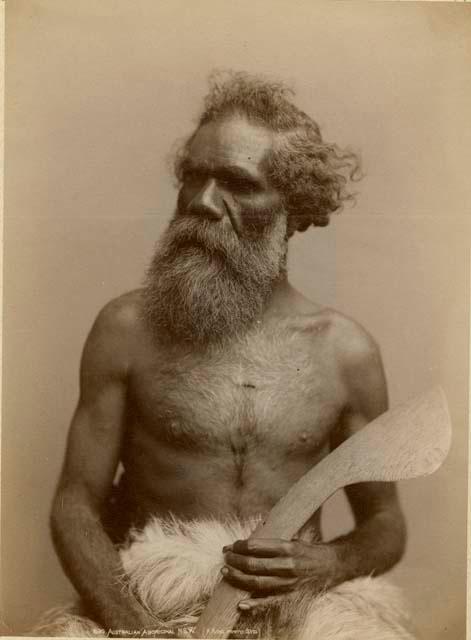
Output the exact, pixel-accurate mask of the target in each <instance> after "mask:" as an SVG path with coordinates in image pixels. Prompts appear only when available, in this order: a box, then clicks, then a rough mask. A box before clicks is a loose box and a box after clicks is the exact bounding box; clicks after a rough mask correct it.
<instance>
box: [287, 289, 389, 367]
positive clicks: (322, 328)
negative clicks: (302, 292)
mask: <svg viewBox="0 0 471 640" xmlns="http://www.w3.org/2000/svg"><path fill="white" fill-rule="evenodd" d="M298 310H299V311H300V313H299V315H298V317H300V318H302V322H303V325H304V328H305V329H307V330H308V331H309V332H312V333H313V334H314V335H321V336H323V338H324V339H325V340H326V341H327V343H328V344H329V346H330V348H331V349H332V350H333V352H334V353H335V356H336V358H337V360H338V361H339V364H342V365H343V366H345V367H347V368H348V367H350V366H353V367H355V366H358V365H359V364H362V363H365V362H368V361H369V360H371V359H376V358H378V357H379V347H378V344H377V342H376V340H375V339H374V338H373V336H372V335H371V334H370V332H369V331H368V330H367V329H365V327H364V326H363V325H361V324H360V323H359V322H357V321H356V320H354V319H353V318H351V317H350V316H348V315H346V314H344V313H342V312H340V311H338V310H337V309H333V308H332V307H327V306H322V305H320V304H318V303H315V302H312V301H310V300H308V299H307V298H305V297H304V296H303V299H302V300H301V299H300V301H299V305H298Z"/></svg>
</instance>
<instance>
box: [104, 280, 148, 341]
mask: <svg viewBox="0 0 471 640" xmlns="http://www.w3.org/2000/svg"><path fill="white" fill-rule="evenodd" d="M141 309H142V289H134V290H133V291H128V292H126V293H123V294H121V295H120V296H117V297H116V298H113V299H112V300H110V301H109V302H107V303H106V304H105V305H104V306H103V307H102V308H101V309H100V311H99V312H98V315H97V318H96V321H95V322H96V323H97V324H99V325H100V326H101V327H103V328H106V329H108V330H112V331H120V332H126V333H127V332H133V331H136V330H137V329H138V328H139V327H140V325H141V323H142V310H141Z"/></svg>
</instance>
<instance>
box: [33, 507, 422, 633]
mask: <svg viewBox="0 0 471 640" xmlns="http://www.w3.org/2000/svg"><path fill="white" fill-rule="evenodd" d="M257 524H258V520H257V519H253V520H249V521H245V522H241V521H239V520H237V519H235V518H231V519H229V520H227V521H226V522H224V523H221V522H218V521H216V520H201V521H191V522H183V521H180V520H178V519H176V518H170V519H167V520H160V519H154V520H152V521H151V522H149V524H148V525H147V526H146V527H145V528H144V530H143V531H141V532H137V531H133V532H132V533H131V538H130V544H129V545H127V546H126V547H124V548H122V549H121V551H120V555H121V560H122V563H123V568H124V572H125V576H126V579H125V582H126V584H127V585H128V588H129V589H130V590H131V591H132V592H133V593H134V595H135V596H136V597H137V598H138V599H139V600H140V601H141V603H142V604H143V605H144V606H145V607H146V608H148V609H149V611H151V612H152V613H153V615H154V616H155V617H156V625H155V626H156V629H161V630H162V636H161V637H168V635H166V634H165V629H170V628H172V629H177V630H178V634H179V636H181V637H191V628H192V627H193V626H194V625H195V623H196V621H197V620H198V616H199V615H200V613H201V611H202V610H203V609H204V606H205V605H206V602H207V601H208V599H209V597H210V596H211V593H212V592H213V590H214V588H215V586H216V584H217V583H218V581H219V580H220V578H221V574H220V570H221V568H222V566H223V563H224V559H223V555H222V547H223V546H224V545H227V544H230V543H232V542H233V541H234V540H236V539H243V538H247V537H248V536H249V535H250V533H251V531H253V529H254V528H255V526H256V525H257ZM33 633H34V634H35V635H63V636H64V635H65V636H77V635H80V636H85V637H98V636H100V635H106V632H105V631H103V630H101V629H100V627H99V626H98V625H97V624H96V623H94V622H93V621H92V620H90V619H89V618H87V617H86V616H84V613H83V611H81V610H80V605H78V606H77V605H75V606H74V607H73V606H71V607H68V608H65V609H61V610H56V611H53V612H50V613H49V615H48V617H47V618H43V620H42V621H41V625H40V626H37V627H36V628H35V630H34V632H33ZM234 637H237V638H239V639H242V638H245V637H246V638H250V639H251V640H254V638H259V637H263V638H279V639H280V640H313V638H315V639H316V640H359V639H361V640H413V638H414V636H413V634H412V632H411V630H410V624H409V621H408V618H407V615H406V613H405V607H404V603H403V601H402V597H401V594H400V592H399V590H398V589H397V588H396V587H394V586H393V585H391V584H390V583H389V582H388V581H387V580H385V579H383V578H369V577H367V578H357V579H356V580H351V581H349V582H344V583H343V584H341V585H339V586H338V587H336V588H334V589H332V590H330V591H328V592H325V593H323V594H321V595H319V596H317V597H315V598H313V597H312V595H311V594H310V593H309V591H308V588H307V587H306V588H305V589H304V590H302V589H301V590H298V591H296V592H293V593H291V594H287V595H286V597H285V598H283V600H282V603H281V604H280V605H279V606H278V605H277V606H276V607H273V608H271V609H270V610H267V611H265V612H262V613H257V614H242V615H241V616H240V619H239V622H238V625H237V626H236V627H235V630H234Z"/></svg>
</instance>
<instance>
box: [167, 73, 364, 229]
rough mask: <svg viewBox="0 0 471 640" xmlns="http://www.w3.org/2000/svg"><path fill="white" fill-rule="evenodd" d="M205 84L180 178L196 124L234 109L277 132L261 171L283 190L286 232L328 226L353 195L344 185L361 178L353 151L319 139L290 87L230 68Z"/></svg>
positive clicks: (179, 161) (178, 165) (316, 128)
mask: <svg viewBox="0 0 471 640" xmlns="http://www.w3.org/2000/svg"><path fill="white" fill-rule="evenodd" d="M209 85H210V90H209V93H208V94H207V96H206V98H205V101H204V110H203V113H202V115H201V116H200V118H199V121H198V128H197V129H196V131H195V133H194V134H193V135H192V136H191V137H190V139H189V140H187V142H186V143H185V145H184V146H183V148H182V149H181V150H180V152H179V153H178V154H177V157H176V162H175V173H176V176H177V179H178V180H179V181H180V182H181V180H182V178H183V176H182V165H183V161H184V160H185V158H186V157H187V155H188V151H189V146H190V144H191V142H192V140H193V138H194V136H195V135H196V133H197V132H198V129H199V127H201V126H203V125H205V124H207V123H209V122H213V121H216V120H222V119H224V118H226V117H228V116H230V115H235V114H236V115H243V116H245V117H246V118H247V119H248V120H249V121H250V122H252V123H253V124H258V125H261V126H264V127H266V128H268V129H270V130H272V131H274V132H276V133H279V134H281V135H279V136H277V137H276V142H275V145H274V148H273V150H272V151H271V152H270V153H269V154H268V157H267V159H266V166H265V170H266V172H267V177H268V179H269V180H270V182H271V184H272V185H273V186H274V187H275V188H276V189H278V191H279V192H280V193H281V194H282V197H283V203H284V206H285V208H286V210H287V212H288V230H289V233H293V232H294V231H305V230H306V229H307V228H308V227H310V226H311V225H314V226H318V227H324V226H326V225H328V224H329V218H330V214H331V213H333V212H334V211H337V210H339V209H341V207H342V205H343V203H344V202H345V201H348V200H353V199H354V194H353V193H352V192H350V191H349V190H348V189H347V185H348V182H349V181H355V180H358V179H359V178H361V169H360V161H359V158H358V156H357V155H356V154H354V153H353V152H351V151H349V150H342V149H340V148H339V147H337V145H335V144H329V143H327V142H324V140H323V139H322V136H321V132H320V129H319V126H318V124H317V123H316V122H315V121H314V120H312V118H310V117H309V116H308V115H307V114H306V113H304V112H303V111H301V110H300V109H298V107H296V106H295V105H294V104H292V102H290V101H289V99H288V98H289V97H291V96H293V95H294V92H293V91H292V90H291V89H290V88H288V87H286V86H285V85H284V84H282V83H280V82H272V81H267V80H265V79H262V78H259V77H256V76H251V75H249V74H247V73H244V72H234V71H217V72H214V73H212V74H211V75H210V78H209Z"/></svg>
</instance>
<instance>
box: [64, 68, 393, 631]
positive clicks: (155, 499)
mask: <svg viewBox="0 0 471 640" xmlns="http://www.w3.org/2000/svg"><path fill="white" fill-rule="evenodd" d="M357 169H358V164H357V159H356V157H355V156H354V155H353V154H351V153H349V152H346V151H342V150H340V149H339V148H337V147H336V146H335V145H330V144H327V143H326V142H324V141H323V139H322V137H321V134H320V131H319V128H318V126H317V124H316V123H315V122H314V121H313V120H312V119H311V118H310V117H308V116H307V115H306V114H305V113H303V112H302V111H301V110H299V109H298V108H297V107H296V106H294V105H293V104H292V102H291V101H290V92H289V91H288V90H286V89H285V88H284V87H283V86H281V85H280V84H278V83H271V82H266V81H264V80H261V79H258V78H254V77H251V76H249V75H247V74H243V73H229V74H226V75H224V76H221V75H220V74H219V75H215V76H213V77H212V80H211V90H210V92H209V94H208V96H207V98H206V102H205V108H204V112H203V115H202V116H201V118H200V120H199V124H198V127H197V129H196V131H195V132H194V133H193V135H192V136H191V137H190V139H189V140H188V141H187V142H186V143H185V145H184V147H183V149H182V150H181V151H180V152H179V154H178V156H177V160H176V175H177V178H178V182H179V193H178V202H177V207H176V212H175V214H174V216H173V218H172V220H171V222H170V224H169V227H168V229H167V230H166V232H165V233H164V235H163V237H162V239H161V241H160V243H159V244H158V247H157V250H156V253H155V255H154V257H153V260H152V263H151V265H150V267H149V270H148V273H147V277H146V281H145V286H144V287H143V288H142V289H140V290H138V291H133V292H131V293H127V294H124V295H122V296H121V297H119V298H117V299H115V300H112V301H111V302H110V303H109V304H107V305H106V306H105V307H104V308H103V309H102V310H101V311H100V313H99V314H98V317H97V319H96V321H95V323H94V325H93V327H92V329H91V331H90V334H89V336H88V339H87V341H86V344H85V348H84V352H83V358H82V363H81V375H80V400H79V404H78V407H77V410H76V412H75V415H74V417H73V420H72V425H71V428H70V433H69V438H68V445H67V453H66V459H65V464H64V468H63V471H62V475H61V478H60V482H59V486H58V489H57V494H56V497H55V501H54V505H53V510H52V518H51V522H52V533H53V538H54V542H55V545H56V548H57V552H58V554H59V557H60V559H61V562H62V564H63V567H64V569H65V571H66V573H67V575H68V576H69V578H70V580H71V581H72V583H73V584H74V586H75V587H76V589H77V591H78V592H79V594H80V596H81V600H82V602H83V603H84V606H85V607H86V610H87V615H88V616H89V617H90V618H92V619H94V620H95V621H97V623H99V624H100V625H101V626H102V627H103V628H105V629H128V630H143V629H149V628H154V627H155V618H154V617H153V615H152V613H151V612H150V611H149V610H148V609H147V608H146V607H144V606H143V604H142V602H141V601H140V599H139V598H138V597H137V596H136V595H135V594H133V593H132V592H131V591H129V590H125V589H123V588H122V584H121V582H120V581H119V580H117V576H119V575H121V574H122V565H121V560H120V555H119V551H118V548H119V547H118V545H119V544H121V543H123V542H124V541H125V539H126V536H127V534H128V532H129V530H130V529H131V528H135V529H139V528H142V527H144V526H145V524H146V522H147V521H148V520H149V519H150V518H151V517H157V518H161V519H165V518H167V517H169V516H170V515H171V516H172V517H173V518H177V519H179V520H180V521H182V522H188V521H197V520H200V519H204V518H214V519H217V520H221V521H224V520H225V519H227V518H228V517H237V518H241V519H247V518H251V517H256V516H262V517H263V514H266V513H267V512H268V511H269V510H270V509H271V508H272V507H273V505H274V504H275V503H276V502H277V500H278V499H279V498H280V497H281V496H283V495H284V494H285V493H286V492H287V491H288V489H289V488H290V486H291V485H292V484H293V483H294V482H295V481H296V480H298V479H299V478H300V477H301V476H302V475H303V474H305V473H306V472H307V471H308V470H309V469H310V468H311V467H312V466H313V465H315V464H316V463H317V462H319V460H321V459H322V458H324V457H325V456H326V455H327V454H328V453H329V451H331V450H332V449H333V448H335V447H336V446H338V445H339V444H340V443H341V442H342V441H343V440H345V439H346V438H349V437H350V436H351V435H352V434H354V433H355V432H356V431H357V430H358V429H361V428H362V427H363V426H364V425H365V424H366V423H368V422H369V421H371V420H372V419H373V418H375V417H376V416H377V415H379V414H380V413H382V412H384V411H385V410H386V408H387V393H386V386H385V379H384V373H383V367H382V364H381V359H380V355H379V351H378V347H377V345H376V344H375V342H374V340H373V339H372V338H371V336H370V335H369V334H368V333H367V332H366V331H365V330H364V329H363V328H362V327H360V326H359V325H358V324H357V323H356V322H354V321H353V320H351V319H349V318H347V317H345V316H343V315H341V314H340V313H338V312H336V311H334V310H332V309H330V308H325V307H322V306H321V305H320V304H317V303H315V302H311V301H310V300H308V299H307V298H305V297H304V296H303V295H302V294H301V293H300V292H298V291H296V290H295V289H294V288H293V287H292V286H291V284H290V283H289V281H288V278H287V269H286V261H287V249H288V241H289V239H290V238H291V237H292V236H293V235H294V234H295V233H296V232H302V231H305V230H306V229H307V228H308V227H310V226H325V225H327V224H328V222H329V216H330V214H331V213H332V212H334V211H335V210H337V209H339V208H340V207H341V205H342V203H343V201H344V200H346V199H348V198H350V197H351V195H350V193H349V191H348V183H349V179H350V178H352V177H354V174H355V172H356V171H357ZM119 463H121V464H122V468H123V470H124V471H123V472H122V474H121V476H120V478H119V481H118V482H117V483H116V484H115V485H114V484H113V483H114V481H115V477H116V475H117V469H118V465H119ZM346 493H347V497H348V500H349V502H350V505H351V508H352V511H353V514H354V518H355V528H354V530H353V531H352V532H351V533H349V534H348V535H344V536H342V537H340V538H337V539H335V540H333V541H330V542H324V541H323V540H322V537H321V532H320V511H319V512H317V513H316V514H314V515H313V517H312V519H311V520H310V521H309V522H308V523H307V525H306V526H305V527H304V528H303V530H302V531H301V532H300V534H299V536H297V537H296V538H295V539H294V540H292V541H284V540H271V539H270V540H255V541H254V542H251V543H250V544H248V543H247V542H246V541H244V540H237V541H236V542H234V544H232V545H228V546H226V547H225V548H224V554H225V555H224V559H225V567H224V568H223V570H222V573H223V575H224V579H226V580H228V581H230V582H231V583H232V584H233V585H236V586H237V587H240V588H242V589H244V590H246V591H248V592H250V593H251V596H250V597H247V598H246V599H245V600H243V601H241V602H240V603H239V608H240V610H241V611H243V612H248V613H244V614H243V615H245V616H247V615H250V614H251V610H258V609H259V608H264V607H265V608H266V607H269V606H271V605H272V604H273V606H276V602H279V601H280V598H281V599H282V598H284V597H285V594H290V593H292V592H295V591H296V590H298V589H300V588H301V586H303V588H305V587H306V585H308V587H309V589H310V590H311V593H312V596H313V597H314V596H315V595H316V594H318V593H320V592H322V591H325V590H326V589H332V588H334V587H336V586H337V585H340V584H342V583H344V582H345V581H350V580H353V579H355V578H358V577H360V576H367V575H371V574H381V573H383V572H385V571H387V570H388V569H390V568H391V567H392V566H393V565H394V564H395V563H396V562H397V561H398V560H399V559H400V557H401V555H402V553H403V549H404V542H405V527H404V520H403V516H402V513H401V510H400V507H399V504H398V499H397V495H396V489H395V487H394V485H393V484H389V483H364V484H358V485H354V486H352V487H349V488H347V490H346ZM320 640H322V639H320Z"/></svg>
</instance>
